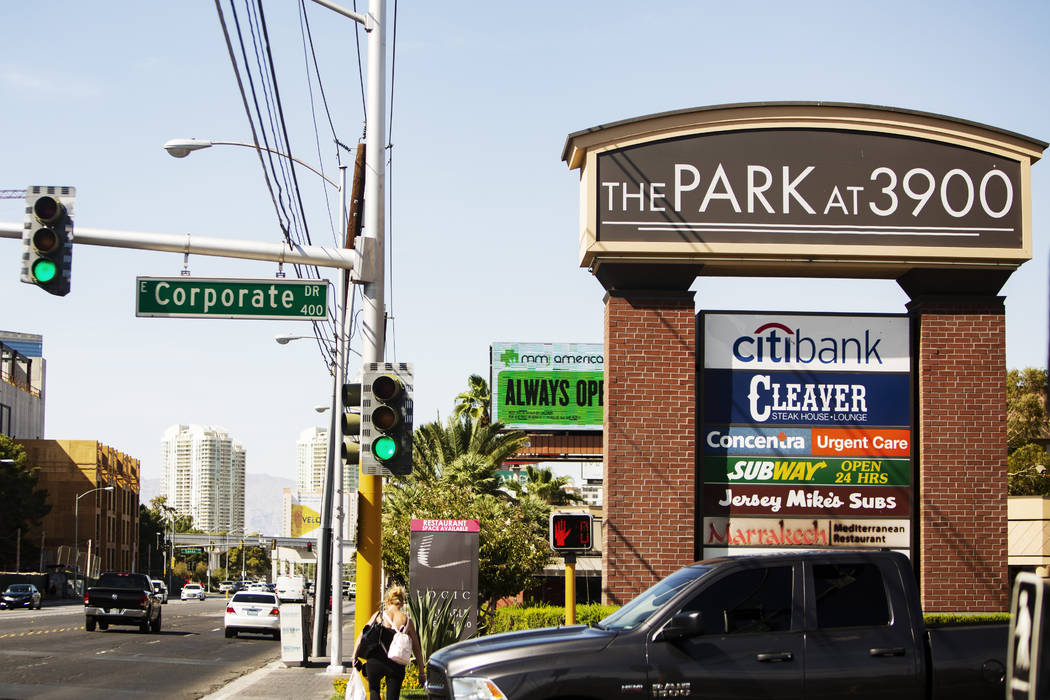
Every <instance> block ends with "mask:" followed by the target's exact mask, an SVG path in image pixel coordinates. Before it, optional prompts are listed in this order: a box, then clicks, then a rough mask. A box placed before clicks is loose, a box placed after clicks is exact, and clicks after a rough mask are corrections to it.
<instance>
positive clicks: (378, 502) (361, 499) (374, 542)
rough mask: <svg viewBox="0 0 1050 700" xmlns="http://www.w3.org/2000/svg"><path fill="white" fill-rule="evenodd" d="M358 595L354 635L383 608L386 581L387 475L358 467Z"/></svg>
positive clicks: (355, 603) (355, 637)
mask: <svg viewBox="0 0 1050 700" xmlns="http://www.w3.org/2000/svg"><path fill="white" fill-rule="evenodd" d="M358 484H359V486H358V505H357V507H358V528H357V598H356V600H355V602H354V639H355V640H356V639H357V636H358V635H359V634H361V630H362V629H363V628H364V626H365V625H366V624H367V623H368V619H369V618H370V617H372V614H373V613H374V612H375V611H376V610H378V609H379V602H380V596H381V592H380V590H379V587H380V585H381V584H382V581H380V575H381V572H382V570H383V563H382V549H381V545H382V520H383V477H381V476H366V475H365V474H364V473H362V472H361V471H360V468H359V469H358Z"/></svg>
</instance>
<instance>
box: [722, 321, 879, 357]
mask: <svg viewBox="0 0 1050 700" xmlns="http://www.w3.org/2000/svg"><path fill="white" fill-rule="evenodd" d="M880 342H882V338H875V339H874V340H873V339H872V337H871V330H870V329H867V328H866V329H864V337H863V338H860V337H852V336H844V337H843V336H840V337H831V336H824V337H821V338H816V337H811V336H809V335H806V333H805V331H804V330H803V329H802V328H795V329H794V330H792V329H791V328H789V327H788V326H786V325H784V324H783V323H776V322H773V323H765V324H762V325H761V326H759V327H758V328H756V329H755V330H754V332H753V333H752V334H751V335H742V336H740V337H739V338H737V339H736V340H734V341H733V357H734V358H735V359H736V360H737V361H739V362H743V363H750V362H754V363H759V362H772V363H783V364H785V365H788V364H803V365H807V364H813V365H818V366H819V365H836V364H847V363H849V364H858V365H881V364H883V362H882V357H881V356H880V355H879V343H880Z"/></svg>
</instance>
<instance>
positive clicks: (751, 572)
mask: <svg viewBox="0 0 1050 700" xmlns="http://www.w3.org/2000/svg"><path fill="white" fill-rule="evenodd" d="M791 601H792V593H791V567H790V566H773V567H768V568H762V569H745V570H744V571H737V572H736V573H733V574H730V575H729V576H726V577H725V578H723V579H721V580H719V581H715V582H714V583H712V584H711V585H710V586H708V587H707V588H705V589H704V590H702V591H701V592H700V593H698V594H697V595H696V596H695V597H694V598H693V599H692V600H690V601H689V602H688V603H687V604H686V605H685V607H684V608H682V609H683V610H684V611H693V610H699V611H700V614H701V619H702V620H703V624H704V634H747V633H751V632H783V631H786V630H789V629H791Z"/></svg>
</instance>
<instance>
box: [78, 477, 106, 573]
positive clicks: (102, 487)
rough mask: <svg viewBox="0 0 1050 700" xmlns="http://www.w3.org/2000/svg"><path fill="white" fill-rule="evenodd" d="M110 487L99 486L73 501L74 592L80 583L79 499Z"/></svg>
mask: <svg viewBox="0 0 1050 700" xmlns="http://www.w3.org/2000/svg"><path fill="white" fill-rule="evenodd" d="M112 490H113V487H112V486H99V487H98V488H97V489H91V490H90V491H85V492H84V493H82V494H79V495H78V496H77V497H76V498H75V499H74V500H73V588H74V591H75V589H76V588H77V584H78V583H79V581H80V499H81V498H83V497H84V496H86V495H88V494H89V493H95V492H96V491H112Z"/></svg>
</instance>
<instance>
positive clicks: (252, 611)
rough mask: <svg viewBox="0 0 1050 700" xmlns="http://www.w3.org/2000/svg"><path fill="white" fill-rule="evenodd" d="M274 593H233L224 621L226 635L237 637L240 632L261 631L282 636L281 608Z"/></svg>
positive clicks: (277, 636)
mask: <svg viewBox="0 0 1050 700" xmlns="http://www.w3.org/2000/svg"><path fill="white" fill-rule="evenodd" d="M278 606H279V603H278V601H277V595H276V594H274V593H263V592H259V591H239V592H237V593H234V594H233V597H232V598H230V602H229V603H228V604H227V605H226V616H225V618H224V619H223V623H224V625H225V627H226V636H227V638H229V637H235V636H237V633H238V632H259V633H261V634H271V635H273V638H274V639H280V638H281V610H280V607H278Z"/></svg>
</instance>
